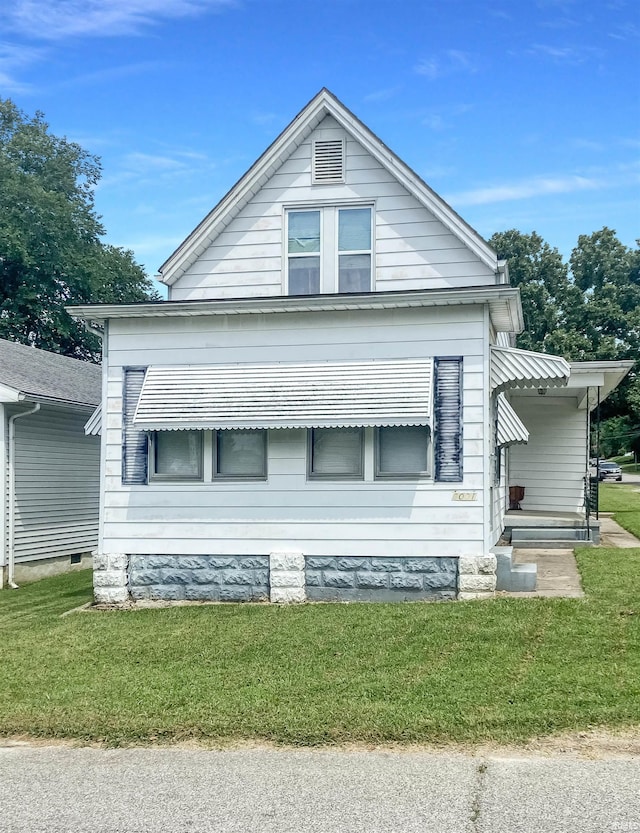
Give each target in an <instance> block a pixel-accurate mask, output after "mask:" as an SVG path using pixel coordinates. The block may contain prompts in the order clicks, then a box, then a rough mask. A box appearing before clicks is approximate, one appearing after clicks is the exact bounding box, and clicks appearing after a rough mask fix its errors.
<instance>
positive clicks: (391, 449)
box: [378, 425, 429, 474]
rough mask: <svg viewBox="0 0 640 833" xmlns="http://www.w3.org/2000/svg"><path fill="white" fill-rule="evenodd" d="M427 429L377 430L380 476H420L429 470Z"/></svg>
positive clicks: (420, 427) (391, 428)
mask: <svg viewBox="0 0 640 833" xmlns="http://www.w3.org/2000/svg"><path fill="white" fill-rule="evenodd" d="M428 458H429V428H428V427H427V426H426V425H407V426H404V425H403V426H398V427H388V428H379V429H378V469H379V471H380V473H381V474H422V473H423V472H426V471H427V470H428V468H429V465H428Z"/></svg>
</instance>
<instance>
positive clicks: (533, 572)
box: [491, 547, 538, 593]
mask: <svg viewBox="0 0 640 833" xmlns="http://www.w3.org/2000/svg"><path fill="white" fill-rule="evenodd" d="M491 551H492V552H493V554H494V555H495V557H496V561H497V565H496V590H505V591H507V592H509V593H533V592H534V591H535V589H536V581H537V577H538V568H537V566H536V565H535V564H514V563H513V547H493V549H492V550H491Z"/></svg>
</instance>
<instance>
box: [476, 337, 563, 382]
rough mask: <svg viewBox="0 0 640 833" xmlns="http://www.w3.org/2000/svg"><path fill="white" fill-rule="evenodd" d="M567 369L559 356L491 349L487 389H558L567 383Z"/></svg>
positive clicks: (515, 349)
mask: <svg viewBox="0 0 640 833" xmlns="http://www.w3.org/2000/svg"><path fill="white" fill-rule="evenodd" d="M570 374H571V368H570V366H569V363H568V362H566V361H565V360H564V359H563V358H561V357H560V356H551V355H548V354H546V353H534V352H533V351H531V350H518V349H517V348H515V347H497V346H494V345H492V347H491V390H492V391H504V390H509V389H514V388H558V387H564V386H565V385H566V384H567V382H568V381H569V376H570Z"/></svg>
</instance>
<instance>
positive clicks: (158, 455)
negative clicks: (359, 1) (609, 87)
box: [71, 90, 626, 603]
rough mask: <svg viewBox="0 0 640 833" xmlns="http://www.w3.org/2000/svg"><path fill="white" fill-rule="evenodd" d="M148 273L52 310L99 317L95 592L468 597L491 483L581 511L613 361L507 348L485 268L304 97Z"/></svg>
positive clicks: (497, 521) (490, 576)
mask: <svg viewBox="0 0 640 833" xmlns="http://www.w3.org/2000/svg"><path fill="white" fill-rule="evenodd" d="M160 272H161V274H160V279H161V280H162V281H163V282H164V283H165V284H166V285H167V286H168V288H169V300H168V301H167V302H156V303H143V304H136V305H125V306H116V305H103V306H85V307H75V308H72V309H71V312H72V313H73V314H75V315H77V316H78V317H81V318H83V319H85V320H87V321H91V322H94V326H103V327H104V361H103V372H104V384H105V393H106V396H105V399H104V400H103V411H104V418H103V420H102V423H103V429H102V450H103V471H102V495H103V508H102V516H101V532H100V545H99V552H98V555H97V557H96V559H95V562H94V564H95V574H94V578H95V582H94V583H95V593H96V599H97V600H98V601H102V602H109V603H121V602H125V601H127V600H128V599H131V598H133V599H136V600H142V599H194V600H197V599H212V600H261V599H271V600H272V601H302V600H305V599H310V600H323V599H343V600H354V599H381V600H389V599H422V598H455V597H458V598H470V597H472V598H475V597H482V596H486V595H491V594H492V593H493V591H494V589H495V586H496V558H495V555H494V553H493V552H492V548H493V547H494V545H495V544H496V542H497V541H498V539H499V537H500V534H501V532H502V530H503V527H504V517H505V512H506V509H507V502H508V489H509V486H510V485H513V484H514V482H515V483H517V484H518V485H521V486H524V488H525V493H526V497H525V499H524V505H526V501H527V500H529V499H531V500H532V506H534V507H535V508H536V509H540V510H554V509H557V508H558V507H559V506H562V508H566V510H567V511H571V512H574V513H575V512H581V511H582V506H583V496H584V481H583V478H584V475H585V473H586V461H587V447H586V439H587V423H588V413H589V408H588V407H586V403H587V401H588V398H589V395H590V394H589V391H590V390H591V391H592V394H591V395H593V392H594V391H595V388H596V387H598V386H600V387H601V388H610V387H611V386H612V385H613V384H614V383H615V381H616V380H617V379H618V378H621V376H622V375H624V372H626V370H625V368H624V367H622V366H621V365H620V366H618V365H616V367H613V365H607V364H605V363H600V364H599V365H598V367H597V368H596V367H591V366H590V365H589V366H585V367H577V368H576V372H575V374H574V372H573V371H572V369H571V367H570V366H569V364H567V362H566V361H564V359H562V358H559V357H556V356H547V355H542V354H538V353H529V352H526V351H521V350H516V349H514V348H513V347H512V344H513V342H514V338H515V334H517V333H518V332H520V331H521V330H522V327H523V323H522V310H521V306H520V296H519V291H518V289H516V288H514V287H511V286H510V285H509V279H508V271H507V266H506V264H505V263H504V262H501V261H499V260H498V259H497V258H496V255H495V252H493V251H492V249H491V248H490V247H489V246H488V245H487V243H486V242H485V241H484V240H483V239H482V238H481V237H479V235H478V234H477V233H476V232H475V231H474V230H473V229H472V228H470V227H469V226H468V225H467V223H465V222H464V220H462V218H460V217H459V216H458V215H457V214H456V213H455V212H454V211H453V210H452V209H451V208H450V207H449V206H448V205H447V204H446V203H445V202H444V201H443V200H442V199H441V198H440V197H438V196H437V194H435V193H434V192H433V191H432V190H431V189H430V188H429V187H428V186H427V185H426V184H425V183H424V182H423V181H422V180H421V179H420V178H419V177H418V176H417V174H415V173H414V172H413V171H412V170H411V169H410V168H408V167H407V166H406V165H405V164H404V163H403V162H402V161H401V160H400V159H398V157H397V156H395V154H394V153H393V152H392V151H390V150H389V149H388V148H387V147H386V146H385V145H384V144H383V143H382V142H381V141H380V140H379V139H378V138H377V137H376V136H375V135H374V134H373V133H371V131H370V130H368V129H367V127H365V125H363V124H362V123H361V122H360V121H359V120H358V119H357V118H356V117H355V116H354V115H353V114H352V113H351V112H350V111H349V110H347V109H346V108H345V107H344V105H342V104H341V103H340V102H339V101H338V100H337V99H336V98H335V97H334V96H333V95H331V93H329V92H328V91H326V90H322V91H321V92H320V93H319V94H318V95H317V96H316V97H315V98H314V99H313V100H312V101H311V102H310V103H309V104H308V105H307V106H306V107H305V108H304V110H302V112H301V113H300V114H299V115H298V116H297V117H296V118H295V119H294V121H293V122H292V123H291V124H290V125H289V127H287V128H286V130H285V131H284V132H283V133H282V134H281V135H280V136H279V137H278V138H277V139H276V140H275V142H274V143H273V144H272V145H271V146H270V147H269V148H268V149H267V150H266V151H265V153H264V154H263V155H262V156H261V157H260V159H258V161H257V162H256V163H255V164H254V165H253V166H252V167H251V168H250V170H249V171H248V172H247V173H246V174H245V176H243V177H242V179H241V180H240V181H239V182H238V183H237V184H236V185H235V186H234V188H232V190H231V191H230V192H229V193H228V194H227V195H226V196H225V197H224V198H223V199H222V201H221V202H220V203H219V204H218V206H217V207H216V208H214V210H213V211H212V212H211V213H210V214H209V215H208V216H207V217H206V218H205V219H204V220H203V221H202V222H201V223H200V225H199V226H198V227H197V228H196V229H195V230H194V231H193V232H192V233H191V234H190V235H189V237H188V238H187V239H186V240H185V241H184V243H183V244H182V245H181V246H180V247H179V248H178V249H177V250H176V251H175V252H174V254H173V255H171V257H170V258H169V259H168V260H167V262H166V263H165V264H164V265H163V266H162V268H161V270H160ZM592 386H593V387H592ZM543 393H544V394H546V398H545V399H544V400H543V399H542V396H541V395H540V394H543ZM540 403H543V404H544V410H541V409H540ZM519 415H520V416H519ZM528 421H529V422H528ZM97 424H98V417H97V415H96V418H95V419H94V426H97ZM565 432H566V435H567V437H568V435H569V434H571V441H570V442H568V441H565ZM527 440H528V442H529V446H530V447H533V449H534V452H533V456H532V459H530V458H527V456H526V453H523V452H520V451H519V450H516V451H515V453H514V458H512V460H511V461H508V459H507V458H508V452H507V449H508V448H509V446H511V445H513V444H518V443H525V442H527ZM556 445H559V446H560V448H556ZM558 454H562V455H563V457H562V465H558V464H557V462H558V457H557V455H558ZM509 465H512V466H515V468H514V474H513V477H515V478H516V480H515V481H514V480H513V477H512V476H511V475H510V474H509ZM556 491H557V492H558V493H561V495H562V500H561V501H560V500H559V497H558V495H557V494H556Z"/></svg>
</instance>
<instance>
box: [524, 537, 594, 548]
mask: <svg viewBox="0 0 640 833" xmlns="http://www.w3.org/2000/svg"><path fill="white" fill-rule="evenodd" d="M513 546H514V547H517V548H518V549H519V550H571V549H573V548H574V547H592V546H593V541H570V540H567V539H566V538H560V539H558V538H556V539H554V538H548V539H546V540H540V541H514V542H513Z"/></svg>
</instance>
